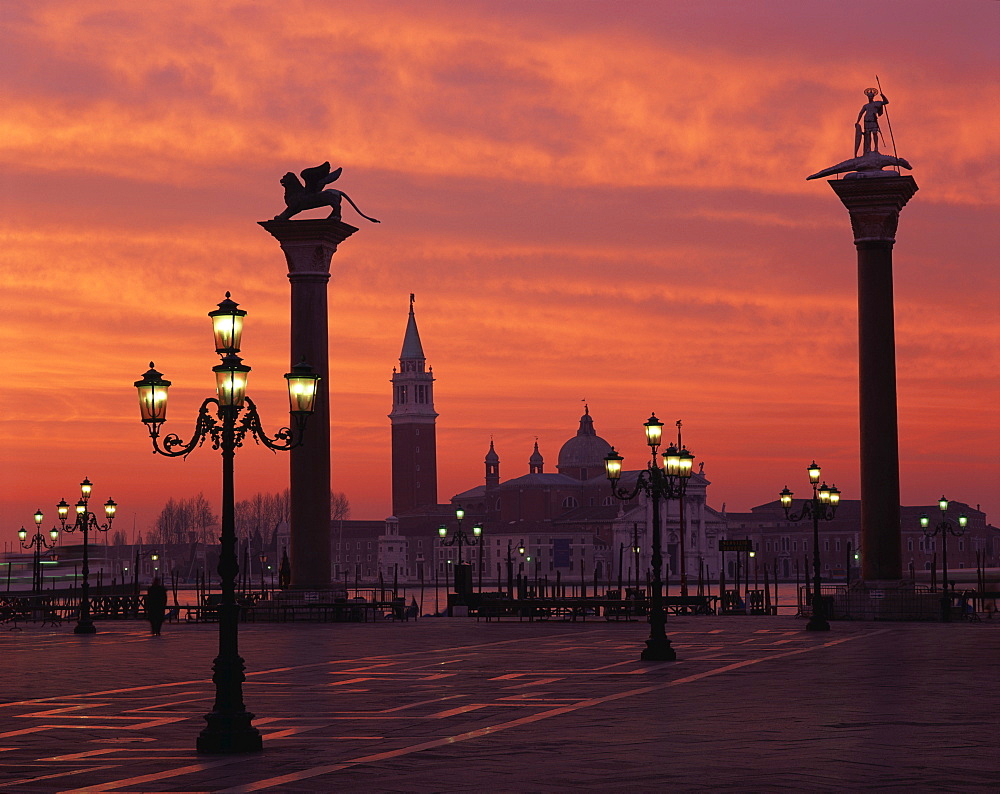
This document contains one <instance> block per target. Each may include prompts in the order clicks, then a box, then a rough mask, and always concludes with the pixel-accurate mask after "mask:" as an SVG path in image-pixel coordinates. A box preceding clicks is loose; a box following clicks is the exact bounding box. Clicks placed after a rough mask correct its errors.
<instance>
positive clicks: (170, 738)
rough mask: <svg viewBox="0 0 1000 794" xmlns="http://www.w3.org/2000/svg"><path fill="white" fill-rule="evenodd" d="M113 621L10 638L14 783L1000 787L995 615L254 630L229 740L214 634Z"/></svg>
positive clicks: (35, 786) (999, 633)
mask: <svg viewBox="0 0 1000 794" xmlns="http://www.w3.org/2000/svg"><path fill="white" fill-rule="evenodd" d="M99 627H100V629H101V633H100V634H97V635H95V636H82V637H81V636H77V635H74V634H73V633H72V628H71V627H65V628H59V629H50V628H46V629H43V628H40V627H37V626H30V625H29V626H26V627H25V629H24V630H23V631H5V632H2V635H0V650H2V657H0V658H2V659H3V666H2V673H0V683H2V685H3V686H2V690H0V791H3V792H7V791H52V792H55V791H88V792H96V791H118V792H136V791H150V792H151V791H158V792H159V791H162V792H167V791H174V792H181V791H186V792H208V791H212V792H216V791H231V792H250V791H270V792H299V791H343V792H354V791H359V792H361V791H363V792H437V791H441V792H484V791H488V792H494V791H517V792H522V791H523V792H531V791H539V792H563V791H579V790H584V791H629V792H633V791H634V792H645V791H650V792H652V791H762V792H763V791H843V790H847V789H860V790H871V789H879V790H885V791H903V790H916V791H993V792H996V791H1000V761H998V755H1000V754H998V751H997V738H998V732H1000V731H998V709H997V707H998V705H1000V696H998V694H997V683H998V676H997V672H998V661H1000V621H995V622H992V623H991V622H989V621H986V622H983V623H981V624H964V623H959V624H926V623H920V624H890V623H835V624H833V630H832V631H831V632H829V633H822V634H819V633H810V632H806V631H805V630H804V622H803V621H801V620H798V619H795V618H791V617H759V616H754V617H679V618H672V619H671V620H670V623H669V625H668V632H669V634H670V636H671V640H672V642H673V645H674V647H675V648H676V650H677V653H678V656H679V659H678V661H677V662H672V663H647V662H641V661H639V658H638V654H639V651H640V650H641V649H642V647H643V641H644V639H645V637H646V635H647V633H648V627H647V626H646V625H645V624H643V623H638V622H635V623H602V622H597V621H588V622H587V623H559V622H540V623H516V622H505V623H477V622H476V621H474V620H469V619H454V618H453V619H446V618H426V619H422V620H420V621H416V622H411V623H385V624H255V625H244V626H241V633H240V648H241V653H242V654H243V656H244V657H245V658H246V660H247V672H248V679H247V683H246V684H245V685H244V695H245V700H246V703H247V707H248V708H249V709H250V710H251V711H253V712H254V713H255V714H256V715H257V719H256V720H255V722H254V724H255V725H256V726H257V727H258V729H259V730H260V731H261V733H262V734H263V737H264V752H263V753H260V754H254V755H242V756H221V757H220V756H199V755H197V754H196V753H195V752H194V742H195V738H196V736H197V734H198V733H199V731H200V730H201V728H202V727H203V725H204V722H203V720H202V715H203V714H205V713H206V712H207V711H209V709H210V708H211V705H212V701H213V696H214V688H213V685H212V683H211V680H210V675H211V662H212V659H213V658H214V656H215V654H216V652H217V643H218V635H217V627H215V626H214V625H168V626H167V627H166V628H165V630H164V634H163V635H162V636H160V637H151V636H149V634H148V630H147V629H146V628H145V627H144V626H143V625H142V624H139V623H102V624H100V626H99Z"/></svg>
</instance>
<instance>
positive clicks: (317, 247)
mask: <svg viewBox="0 0 1000 794" xmlns="http://www.w3.org/2000/svg"><path fill="white" fill-rule="evenodd" d="M260 225H261V226H263V227H264V228H265V229H266V230H267V231H268V232H270V233H271V235H273V236H274V238H275V239H276V240H277V241H278V242H279V243H280V244H281V250H282V251H283V252H284V254H285V260H286V261H287V263H288V280H289V281H290V282H291V287H292V309H291V315H292V316H291V324H292V328H291V364H292V365H293V366H294V365H295V364H297V363H298V362H299V361H301V360H302V359H303V358H305V360H306V362H307V363H309V364H311V365H312V367H313V369H314V370H315V371H316V372H317V373H319V375H320V377H321V378H322V380H320V382H319V392H318V393H317V395H316V410H315V413H314V415H313V418H312V419H311V420H310V422H309V432H308V433H307V434H306V438H305V441H304V442H303V444H302V445H301V446H299V447H296V448H295V449H293V450H292V451H291V464H290V475H291V476H290V487H291V547H292V555H291V556H292V566H291V567H292V580H291V585H292V587H296V588H299V589H310V590H311V589H326V588H329V587H330V399H329V396H330V365H329V335H328V326H327V300H326V286H327V282H328V281H329V280H330V260H331V259H332V258H333V254H334V252H335V251H336V250H337V246H338V245H339V244H340V243H342V242H343V241H344V240H346V239H347V238H348V237H350V236H351V235H352V234H354V232H356V231H357V227H355V226H351V225H349V224H346V223H344V222H343V221H338V220H331V219H316V220H297V221H294V220H284V221H278V220H273V221H262V222H261V223H260Z"/></svg>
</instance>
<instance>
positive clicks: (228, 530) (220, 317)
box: [135, 292, 319, 753]
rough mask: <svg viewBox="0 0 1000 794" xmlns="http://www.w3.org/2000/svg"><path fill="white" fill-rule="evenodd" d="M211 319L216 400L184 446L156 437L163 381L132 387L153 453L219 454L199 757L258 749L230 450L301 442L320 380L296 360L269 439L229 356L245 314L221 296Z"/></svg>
mask: <svg viewBox="0 0 1000 794" xmlns="http://www.w3.org/2000/svg"><path fill="white" fill-rule="evenodd" d="M208 316H209V317H211V318H212V330H213V334H214V337H215V352H216V353H218V354H219V356H220V358H221V359H222V360H221V363H220V364H219V365H218V366H215V367H213V368H212V371H213V372H214V373H215V378H216V393H217V396H216V397H209V398H208V399H206V400H205V401H204V402H203V403H202V404H201V408H200V409H199V412H198V418H197V420H196V422H195V428H194V432H193V434H192V436H191V439H190V440H189V441H183V440H182V439H181V438H180V437H179V436H177V435H176V434H174V433H171V434H169V435H166V436H164V437H163V438H162V439H161V438H160V426H161V425H162V424H163V423H164V422H165V421H166V417H167V390H168V388H169V386H170V381H167V380H164V379H163V375H162V374H161V373H159V372H157V371H156V370H155V369H154V368H153V363H152V362H150V364H149V371H148V372H146V373H145V374H144V375H143V376H142V378H141V379H140V380H137V381H136V382H135V387H136V389H137V390H138V392H139V409H140V414H141V417H142V421H143V422H144V423H145V425H146V427H147V429H148V430H149V436H150V438H151V439H152V441H153V451H154V452H155V453H159V454H160V455H166V456H167V457H171V458H176V457H186V456H187V455H189V454H190V453H191V452H192V451H193V450H194V449H195V448H196V447H199V446H201V444H203V443H204V441H205V439H206V438H211V440H212V448H213V449H218V450H220V451H221V454H222V535H221V538H220V549H219V568H218V571H219V577H220V579H221V582H222V604H221V605H220V607H219V655H218V656H217V657H216V659H215V663H214V665H213V668H212V669H213V670H214V675H213V676H212V680H213V681H214V682H215V704H214V706H213V708H212V711H211V712H209V713H208V714H206V715H205V721H206V722H207V723H208V724H207V726H206V727H205V729H204V730H203V731H202V732H201V734H200V735H199V736H198V741H197V749H198V752H200V753H243V752H254V751H259V750H261V749H263V745H262V742H261V737H260V733H259V732H258V731H257V729H256V728H255V727H254V726H253V725H252V724H251V722H252V720H253V718H254V715H253V714H251V713H250V712H248V711H247V710H246V706H245V705H244V703H243V681H244V680H245V679H246V676H245V675H244V670H245V667H244V662H243V658H242V657H241V656H240V655H239V634H238V632H239V607H238V606H237V604H236V576H237V574H238V572H239V564H238V562H237V559H236V499H235V493H234V487H233V469H234V459H235V456H236V449H237V448H238V447H241V446H243V441H244V440H245V439H246V438H247V437H248V436H249V437H250V438H252V439H253V440H254V442H255V443H258V444H263V445H264V446H265V447H267V448H268V449H271V450H276V451H278V450H280V451H287V450H290V449H292V448H294V447H296V446H298V445H299V444H301V443H302V439H303V431H304V429H305V424H306V420H307V419H308V417H309V414H311V413H312V411H313V406H314V404H315V399H316V385H317V381H318V380H319V376H318V375H316V374H315V373H313V372H312V370H311V368H310V367H309V366H308V365H307V364H305V362H302V363H300V364H297V365H296V366H295V367H293V368H292V371H291V372H290V373H288V374H287V375H285V378H286V379H287V381H288V400H289V407H290V413H291V415H292V417H293V418H294V428H290V427H282V428H281V429H279V430H278V431H277V433H275V435H274V436H273V437H269V436H268V435H267V434H266V433H265V432H264V430H263V427H262V426H261V421H260V416H259V414H258V413H257V406H256V405H254V402H253V400H251V399H250V398H249V397H247V396H246V387H247V377H248V375H249V373H250V367H248V366H246V365H245V364H243V361H242V359H241V358H240V357H239V356H238V355H236V354H237V353H238V352H239V351H240V342H241V336H242V333H243V318H244V317H245V316H246V312H245V311H243V310H242V309H239V308H238V305H237V304H236V302H235V301H233V300H231V299H230V295H229V293H228V292H227V293H226V298H225V300H223V301H222V302H221V303H220V304H219V308H218V309H216V310H215V311H211V312H209V313H208Z"/></svg>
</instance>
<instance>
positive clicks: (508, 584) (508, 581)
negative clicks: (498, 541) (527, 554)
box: [507, 540, 524, 598]
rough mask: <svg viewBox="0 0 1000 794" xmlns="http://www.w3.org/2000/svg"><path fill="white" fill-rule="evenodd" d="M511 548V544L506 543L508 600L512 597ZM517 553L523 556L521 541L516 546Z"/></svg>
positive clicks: (522, 543) (512, 564)
mask: <svg viewBox="0 0 1000 794" xmlns="http://www.w3.org/2000/svg"><path fill="white" fill-rule="evenodd" d="M513 551H514V549H513V547H512V546H511V542H510V541H509V540H508V541H507V595H508V597H509V598H513V597H514V555H513ZM517 553H518V554H520V555H522V556H524V541H523V540H521V541H520V542H518V544H517Z"/></svg>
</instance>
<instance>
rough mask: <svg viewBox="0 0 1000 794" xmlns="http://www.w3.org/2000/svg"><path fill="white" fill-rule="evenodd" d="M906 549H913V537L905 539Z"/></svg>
mask: <svg viewBox="0 0 1000 794" xmlns="http://www.w3.org/2000/svg"><path fill="white" fill-rule="evenodd" d="M906 550H907V551H913V538H910V539H909V540H907V541H906Z"/></svg>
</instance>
